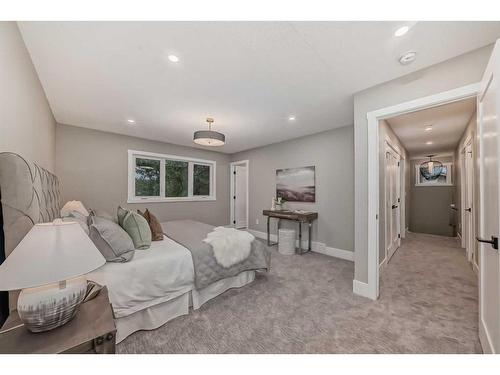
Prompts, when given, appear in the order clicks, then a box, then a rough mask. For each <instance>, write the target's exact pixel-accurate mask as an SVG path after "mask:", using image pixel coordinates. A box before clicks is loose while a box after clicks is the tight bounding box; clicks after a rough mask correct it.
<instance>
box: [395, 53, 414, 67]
mask: <svg viewBox="0 0 500 375" xmlns="http://www.w3.org/2000/svg"><path fill="white" fill-rule="evenodd" d="M416 58H417V53H416V52H415V51H409V52H406V53H403V54H402V55H401V56H400V57H399V63H400V64H401V65H408V64H410V63H412V62H413V61H415V59H416Z"/></svg>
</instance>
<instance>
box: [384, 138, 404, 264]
mask: <svg viewBox="0 0 500 375" xmlns="http://www.w3.org/2000/svg"><path fill="white" fill-rule="evenodd" d="M386 144H387V146H386V151H385V246H386V248H385V250H386V252H385V256H386V262H387V263H389V261H390V260H391V258H392V256H393V255H394V253H395V252H396V250H397V249H398V248H399V246H400V245H401V229H400V228H401V225H400V224H401V222H400V217H401V206H402V202H401V195H402V194H401V172H400V171H401V168H400V164H401V163H400V161H401V156H400V155H399V154H398V153H397V152H396V151H395V150H394V148H393V147H391V145H390V144H389V143H386Z"/></svg>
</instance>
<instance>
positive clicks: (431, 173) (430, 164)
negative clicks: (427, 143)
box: [420, 155, 443, 181]
mask: <svg viewBox="0 0 500 375" xmlns="http://www.w3.org/2000/svg"><path fill="white" fill-rule="evenodd" d="M433 156H436V155H427V157H428V158H429V160H428V161H424V162H423V163H422V164H420V174H421V175H422V177H423V178H425V179H426V180H427V181H432V180H435V179H437V178H438V177H439V176H440V175H441V173H442V172H443V163H441V162H440V161H438V160H432V157H433Z"/></svg>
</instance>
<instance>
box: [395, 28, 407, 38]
mask: <svg viewBox="0 0 500 375" xmlns="http://www.w3.org/2000/svg"><path fill="white" fill-rule="evenodd" d="M408 30H410V26H403V27H400V28H399V29H397V30H396V31H395V32H394V36H403V35H405V34H406V33H407V32H408Z"/></svg>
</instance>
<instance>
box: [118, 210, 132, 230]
mask: <svg viewBox="0 0 500 375" xmlns="http://www.w3.org/2000/svg"><path fill="white" fill-rule="evenodd" d="M128 212H129V211H128V210H126V209H124V208H123V207H122V206H119V207H118V210H117V212H116V215H117V216H118V224H120V226H121V227H122V226H123V219H125V216H127V214H128Z"/></svg>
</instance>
